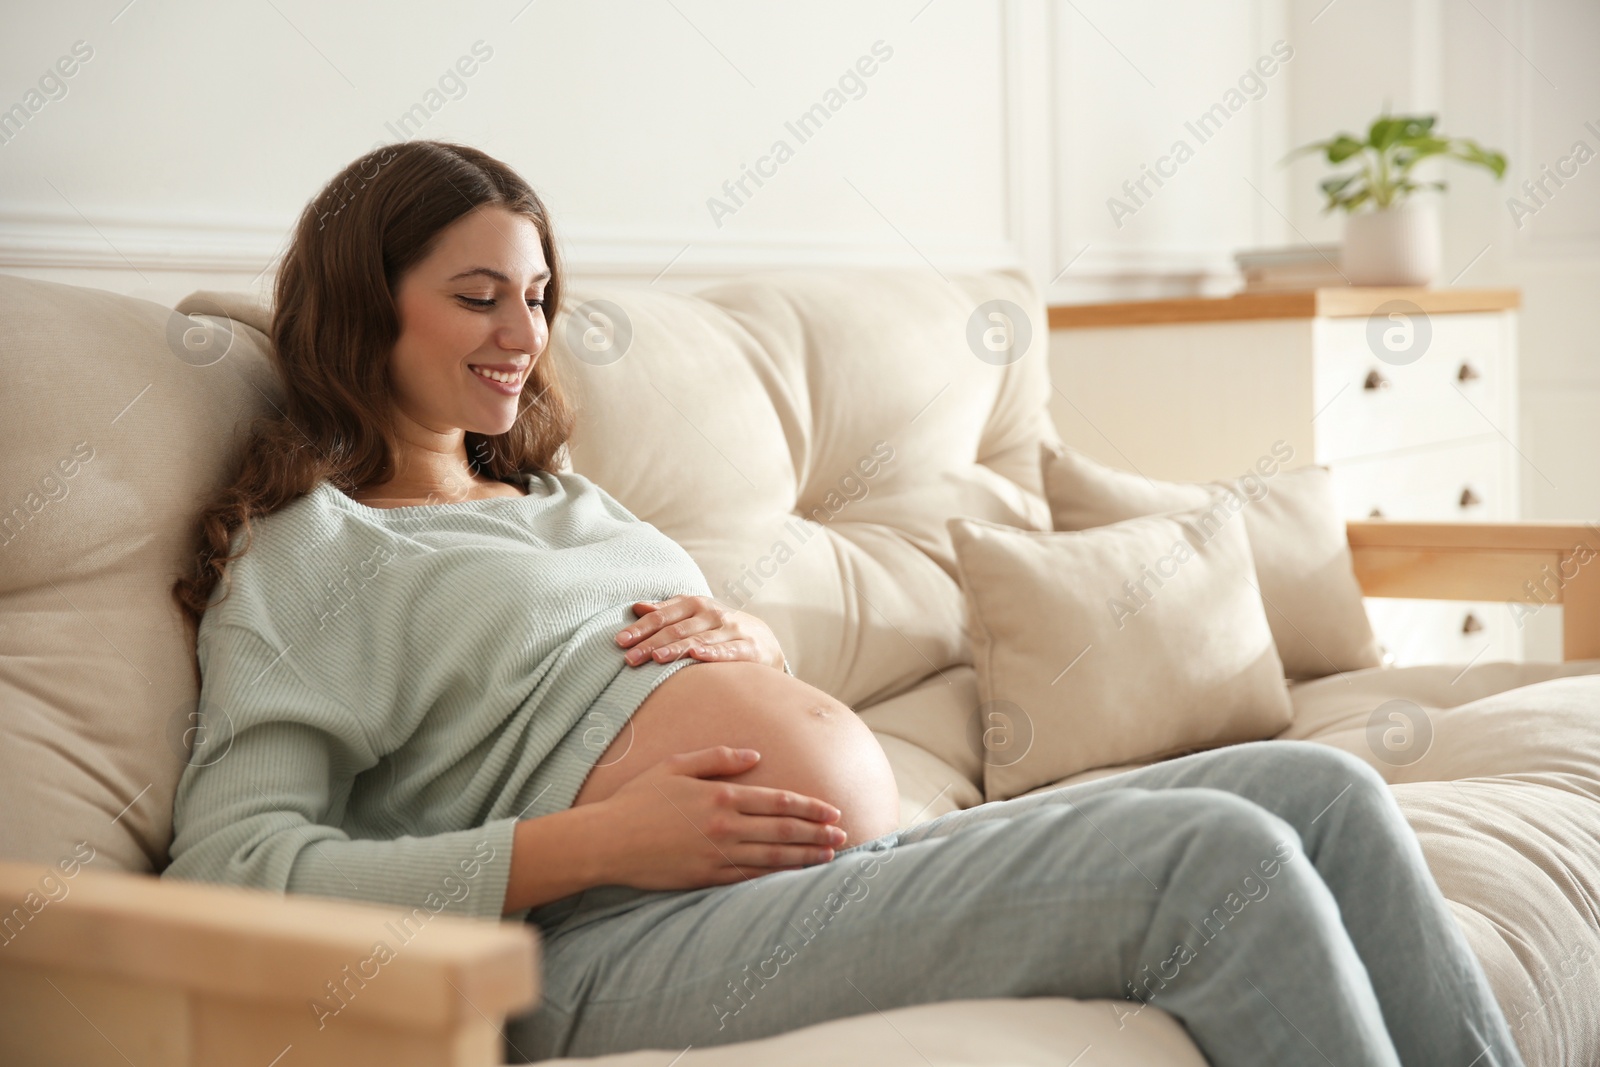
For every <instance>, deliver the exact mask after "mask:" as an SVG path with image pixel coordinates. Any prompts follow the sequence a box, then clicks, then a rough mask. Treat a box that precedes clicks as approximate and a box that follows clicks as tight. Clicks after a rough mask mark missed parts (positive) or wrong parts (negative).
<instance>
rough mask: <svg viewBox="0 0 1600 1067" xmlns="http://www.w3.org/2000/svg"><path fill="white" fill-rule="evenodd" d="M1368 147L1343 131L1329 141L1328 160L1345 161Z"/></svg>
mask: <svg viewBox="0 0 1600 1067" xmlns="http://www.w3.org/2000/svg"><path fill="white" fill-rule="evenodd" d="M1365 147H1367V146H1366V145H1364V144H1362V143H1361V142H1360V141H1358V140H1356V139H1355V138H1354V137H1351V136H1350V135H1349V134H1347V133H1341V134H1340V135H1339V136H1337V137H1335V138H1334V139H1333V140H1332V141H1329V142H1328V162H1329V163H1333V164H1339V163H1343V162H1344V161H1345V160H1347V159H1349V158H1350V157H1351V156H1353V155H1355V154H1356V153H1357V152H1359V151H1361V150H1362V149H1363V148H1365Z"/></svg>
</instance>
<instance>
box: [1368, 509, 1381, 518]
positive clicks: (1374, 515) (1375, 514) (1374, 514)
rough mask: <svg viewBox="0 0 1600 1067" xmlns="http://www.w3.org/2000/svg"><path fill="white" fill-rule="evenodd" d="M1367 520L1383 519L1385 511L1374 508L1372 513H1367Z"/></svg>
mask: <svg viewBox="0 0 1600 1067" xmlns="http://www.w3.org/2000/svg"><path fill="white" fill-rule="evenodd" d="M1367 518H1369V519H1381V518H1383V509H1382V508H1379V507H1375V508H1373V509H1372V510H1371V511H1369V512H1367Z"/></svg>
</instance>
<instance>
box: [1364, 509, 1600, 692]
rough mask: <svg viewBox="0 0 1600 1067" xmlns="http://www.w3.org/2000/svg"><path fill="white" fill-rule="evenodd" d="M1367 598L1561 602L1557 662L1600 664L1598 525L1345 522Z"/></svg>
mask: <svg viewBox="0 0 1600 1067" xmlns="http://www.w3.org/2000/svg"><path fill="white" fill-rule="evenodd" d="M1348 530H1349V538H1350V554H1351V556H1352V558H1353V561H1354V564H1355V571H1356V580H1357V581H1358V582H1360V583H1361V590H1362V592H1363V593H1365V594H1366V595H1367V596H1380V597H1415V598H1420V599H1428V600H1498V601H1504V602H1507V603H1512V604H1518V605H1522V606H1523V610H1524V611H1526V613H1528V614H1531V613H1533V612H1534V611H1537V610H1538V609H1539V608H1540V607H1543V606H1545V605H1549V604H1560V605H1561V608H1562V612H1561V616H1562V619H1561V636H1562V648H1561V655H1562V658H1563V659H1568V660H1574V659H1600V526H1597V525H1595V524H1592V523H1591V524H1589V525H1583V524H1580V523H1559V522H1510V523H1490V522H1388V521H1386V520H1383V519H1376V520H1371V521H1363V522H1351V523H1349V524H1348Z"/></svg>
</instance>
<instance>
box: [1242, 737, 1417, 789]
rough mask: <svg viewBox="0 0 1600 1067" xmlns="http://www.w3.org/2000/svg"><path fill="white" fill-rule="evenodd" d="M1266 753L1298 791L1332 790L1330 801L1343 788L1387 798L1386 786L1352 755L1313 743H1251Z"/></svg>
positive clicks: (1365, 764)
mask: <svg viewBox="0 0 1600 1067" xmlns="http://www.w3.org/2000/svg"><path fill="white" fill-rule="evenodd" d="M1249 747H1250V748H1258V749H1259V750H1260V751H1261V752H1263V753H1264V754H1267V758H1268V759H1269V762H1270V765H1271V766H1272V768H1273V769H1274V770H1275V771H1277V772H1278V773H1279V774H1280V776H1281V777H1282V779H1283V781H1284V782H1286V783H1287V784H1288V786H1289V787H1290V788H1293V789H1295V790H1297V791H1299V792H1302V793H1303V792H1306V791H1308V790H1315V791H1322V790H1326V789H1328V788H1330V787H1331V788H1332V790H1333V793H1331V794H1329V798H1330V799H1331V798H1332V796H1334V795H1336V794H1338V793H1339V792H1340V791H1342V790H1344V789H1345V788H1346V787H1350V788H1351V789H1359V790H1362V791H1364V792H1372V793H1377V794H1381V795H1384V796H1387V795H1388V791H1389V786H1388V783H1387V782H1385V781H1384V779H1383V775H1382V774H1380V773H1379V772H1378V770H1377V769H1376V768H1374V767H1373V766H1372V764H1370V763H1368V762H1367V761H1366V760H1364V759H1362V758H1361V757H1360V756H1357V755H1355V754H1354V753H1352V752H1347V751H1346V750H1344V749H1342V748H1336V747H1335V746H1333V745H1325V744H1321V743H1319V742H1316V741H1287V740H1271V741H1256V742H1252V743H1251V744H1250V746H1249Z"/></svg>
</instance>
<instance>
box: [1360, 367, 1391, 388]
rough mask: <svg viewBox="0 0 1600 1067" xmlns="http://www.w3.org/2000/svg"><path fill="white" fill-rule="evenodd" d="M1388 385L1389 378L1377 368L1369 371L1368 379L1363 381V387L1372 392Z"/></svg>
mask: <svg viewBox="0 0 1600 1067" xmlns="http://www.w3.org/2000/svg"><path fill="white" fill-rule="evenodd" d="M1388 387H1389V379H1387V378H1385V377H1384V376H1383V375H1381V374H1379V373H1378V372H1377V371H1375V370H1374V371H1368V372H1367V380H1366V381H1364V382H1362V383H1361V388H1363V389H1365V390H1367V391H1368V392H1372V391H1374V390H1377V389H1387V388H1388Z"/></svg>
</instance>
